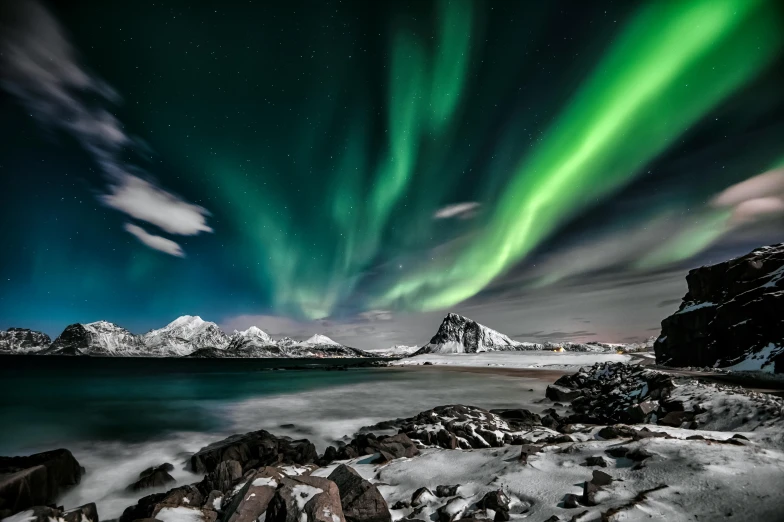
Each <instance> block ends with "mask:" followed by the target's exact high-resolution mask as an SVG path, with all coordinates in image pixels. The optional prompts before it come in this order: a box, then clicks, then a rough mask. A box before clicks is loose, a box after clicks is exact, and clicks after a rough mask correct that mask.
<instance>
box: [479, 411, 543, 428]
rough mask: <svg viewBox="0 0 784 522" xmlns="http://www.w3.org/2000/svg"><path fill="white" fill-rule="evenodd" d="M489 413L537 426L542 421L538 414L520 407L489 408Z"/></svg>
mask: <svg viewBox="0 0 784 522" xmlns="http://www.w3.org/2000/svg"><path fill="white" fill-rule="evenodd" d="M490 413H494V414H495V415H498V416H499V417H501V418H502V419H504V420H507V421H514V422H516V423H521V424H525V425H529V426H538V425H540V424H541V423H542V418H541V417H540V416H539V415H537V414H536V413H532V412H530V411H528V410H525V409H522V408H517V409H513V410H490Z"/></svg>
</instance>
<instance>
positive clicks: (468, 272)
mask: <svg viewBox="0 0 784 522" xmlns="http://www.w3.org/2000/svg"><path fill="white" fill-rule="evenodd" d="M771 5H772V4H770V3H767V4H766V3H765V2H763V1H753V0H751V1H750V0H697V1H691V2H654V3H652V4H651V5H650V6H648V7H647V8H645V9H643V10H642V11H641V12H640V13H639V14H638V15H637V16H636V18H635V19H634V20H633V21H632V22H631V24H630V25H629V26H628V27H627V28H626V29H625V30H624V31H623V33H622V34H621V35H620V37H619V38H618V39H617V40H616V42H615V43H614V44H613V46H612V48H611V49H610V50H609V52H608V54H607V56H606V58H605V59H604V60H602V62H601V63H600V64H599V65H598V66H597V67H596V69H595V71H594V73H593V74H592V76H591V77H590V78H589V79H588V80H587V81H586V82H585V84H584V86H583V87H582V88H581V89H580V90H579V92H578V93H577V94H576V96H575V97H574V98H573V100H572V102H571V103H570V104H569V106H568V107H566V108H565V110H564V111H563V112H562V113H561V115H560V116H559V117H558V118H557V120H556V121H555V122H554V123H553V125H552V127H551V130H550V131H549V133H548V134H547V135H546V136H545V138H544V140H543V142H542V144H541V146H540V147H538V148H537V149H536V150H535V151H534V152H533V153H532V154H530V155H529V156H528V157H526V158H524V159H523V161H522V162H521V164H520V166H519V168H518V169H517V172H516V174H515V176H514V178H513V180H512V181H511V183H510V184H509V186H508V187H507V188H506V190H505V192H504V193H503V195H502V197H501V199H500V201H498V202H497V204H495V205H494V206H493V210H492V213H491V215H490V217H489V219H488V220H487V222H486V223H485V224H484V226H483V229H482V231H481V232H480V233H479V234H478V235H477V237H475V238H474V239H473V241H472V242H471V243H470V244H469V245H468V246H467V247H466V248H465V249H464V250H462V251H461V252H460V253H459V254H458V255H457V256H456V258H455V259H450V260H449V262H448V263H438V264H435V265H430V266H427V267H425V268H424V269H422V270H419V271H417V272H415V273H411V274H406V275H405V276H404V277H403V278H401V279H400V280H399V281H398V282H397V283H396V284H394V286H392V287H391V288H390V289H389V290H388V291H387V292H386V293H385V294H384V295H383V296H382V297H381V298H380V299H378V300H376V302H375V303H374V305H375V306H389V305H393V304H396V305H397V306H402V307H405V308H409V309H420V310H436V309H442V308H446V307H449V306H452V305H454V304H456V303H459V302H461V301H463V300H465V299H467V298H470V297H471V296H473V295H475V294H476V293H478V292H479V291H481V290H482V289H483V288H484V287H485V286H486V285H487V284H488V283H490V282H491V281H492V280H493V279H494V278H496V277H497V276H499V275H500V274H502V273H504V271H506V270H507V269H508V268H510V267H511V266H512V265H513V264H514V263H516V262H518V261H519V260H520V259H522V258H523V257H525V256H526V255H527V254H528V253H530V252H531V251H532V250H533V249H534V248H535V247H536V246H537V245H538V244H539V243H540V242H541V241H542V240H543V239H545V238H546V237H547V236H548V235H549V234H551V233H553V232H554V231H555V230H556V229H557V227H558V226H559V225H560V224H561V223H563V222H564V220H566V219H567V218H569V217H570V216H572V215H574V214H575V212H577V211H578V210H580V209H581V208H583V207H585V206H587V205H589V204H592V203H595V202H596V201H598V200H600V199H601V198H604V197H606V196H608V195H609V194H611V193H612V192H613V191H615V190H617V189H618V188H620V187H622V186H623V185H624V184H626V183H628V182H629V181H630V180H632V179H633V178H634V177H635V176H636V175H637V174H638V173H640V172H641V171H643V169H644V167H645V165H646V164H647V163H648V162H649V161H651V160H652V159H654V158H655V157H656V156H657V155H658V154H660V153H661V152H663V151H664V150H665V149H666V148H667V147H668V145H670V144H671V143H672V142H673V140H675V139H676V138H677V137H678V136H679V135H681V134H682V133H683V132H684V131H686V130H688V128H689V127H690V126H691V125H693V124H694V123H696V122H697V121H699V120H700V119H701V118H702V117H704V116H705V115H706V113H707V112H708V111H710V110H711V109H712V108H713V107H715V106H716V105H717V104H718V103H719V102H721V101H722V100H724V99H725V98H726V97H728V96H729V95H730V94H732V93H733V92H734V91H735V90H736V89H738V88H739V87H741V86H742V85H744V84H745V83H746V82H748V81H749V80H751V79H753V78H754V77H755V76H756V75H757V73H759V72H760V71H761V70H762V69H763V68H764V67H765V65H767V64H768V63H769V62H770V60H771V59H772V58H773V57H774V56H775V55H776V52H777V51H778V48H779V46H780V45H781V40H782V30H781V27H780V24H779V22H778V20H777V17H776V16H771V15H772V13H770V12H769V10H768V8H770V7H771ZM709 221H710V223H709V227H710V226H711V225H715V224H717V223H716V221H715V220H709ZM718 221H719V222H721V216H720V219H719V220H718ZM719 224H720V223H719ZM716 233H717V234H720V233H721V227H720V226H719V227H718V232H716ZM710 235H711V234H710V233H708V234H706V233H705V231H704V230H703V229H701V228H700V229H698V230H697V231H696V234H695V236H698V237H692V235H690V234H687V236H688V237H683V238H681V239H680V240H679V241H677V242H676V243H675V244H673V245H672V247H673V248H674V249H676V250H678V251H681V254H682V257H688V255H690V254H689V252H687V251H692V252H695V251H696V250H699V249H700V247H699V245H704V244H705V243H706V241H708V242H709V241H711V238H709V237H707V236H710ZM695 242H696V243H695ZM695 244H697V245H698V246H695ZM695 249H696V250H695ZM668 257H670V258H672V259H677V258H679V257H681V255H680V254H679V255H671V256H668Z"/></svg>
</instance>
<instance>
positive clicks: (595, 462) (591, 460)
mask: <svg viewBox="0 0 784 522" xmlns="http://www.w3.org/2000/svg"><path fill="white" fill-rule="evenodd" d="M585 465H586V466H599V467H600V468H606V467H607V466H609V465H610V461H609V460H607V459H606V458H605V457H603V456H602V455H592V456H590V457H588V458H587V459H585Z"/></svg>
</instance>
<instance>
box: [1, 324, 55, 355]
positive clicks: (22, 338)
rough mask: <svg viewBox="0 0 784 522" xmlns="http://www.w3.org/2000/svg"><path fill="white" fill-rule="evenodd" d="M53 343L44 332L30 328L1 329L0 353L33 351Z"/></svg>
mask: <svg viewBox="0 0 784 522" xmlns="http://www.w3.org/2000/svg"><path fill="white" fill-rule="evenodd" d="M50 344H52V339H51V338H50V337H49V336H48V335H46V334H45V333H43V332H36V331H35V330H30V329H28V328H9V329H8V330H5V331H3V330H0V353H32V352H37V351H40V350H43V349H45V348H47V347H48V346H49V345H50Z"/></svg>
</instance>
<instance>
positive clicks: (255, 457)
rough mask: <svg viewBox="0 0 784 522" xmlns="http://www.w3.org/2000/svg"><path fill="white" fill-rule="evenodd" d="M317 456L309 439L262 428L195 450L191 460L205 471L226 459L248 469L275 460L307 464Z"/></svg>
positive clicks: (195, 470)
mask: <svg viewBox="0 0 784 522" xmlns="http://www.w3.org/2000/svg"><path fill="white" fill-rule="evenodd" d="M317 457H318V456H317V455H316V447H315V446H313V443H311V442H310V441H309V440H306V439H302V440H292V439H290V438H288V437H276V436H275V435H272V434H271V433H269V432H267V431H264V430H259V431H252V432H250V433H246V434H244V435H232V436H231V437H228V438H226V439H224V440H221V441H218V442H215V443H213V444H210V445H209V446H207V447H205V448H202V449H200V450H199V451H198V452H196V453H195V454H193V456H192V457H191V462H190V464H191V470H193V471H194V472H195V473H206V472H211V471H214V470H215V469H216V468H217V467H218V464H220V463H221V462H223V461H225V460H236V461H237V462H239V463H240V465H241V466H242V469H243V471H247V470H248V469H251V468H258V467H261V466H273V465H276V464H308V463H311V462H314V461H315V460H316V459H317Z"/></svg>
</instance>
